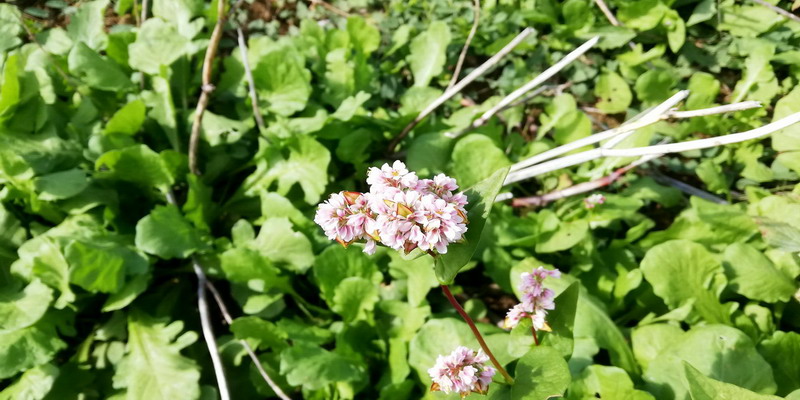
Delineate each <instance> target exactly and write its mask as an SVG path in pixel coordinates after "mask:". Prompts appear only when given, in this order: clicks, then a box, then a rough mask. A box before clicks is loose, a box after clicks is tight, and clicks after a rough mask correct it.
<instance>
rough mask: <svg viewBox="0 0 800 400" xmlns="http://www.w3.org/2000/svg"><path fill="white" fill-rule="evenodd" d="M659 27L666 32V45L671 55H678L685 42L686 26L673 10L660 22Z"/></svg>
mask: <svg viewBox="0 0 800 400" xmlns="http://www.w3.org/2000/svg"><path fill="white" fill-rule="evenodd" d="M661 25H662V26H663V27H664V29H666V30H667V43H669V48H670V50H672V52H673V53H676V54H677V53H678V52H679V51H680V50H681V47H683V43H684V42H685V41H686V24H685V23H684V22H683V19H682V18H681V16H680V15H679V14H678V12H677V11H675V10H670V11H669V12H667V13H666V15H665V16H664V19H663V20H661Z"/></svg>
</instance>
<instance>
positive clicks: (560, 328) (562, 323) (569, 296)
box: [539, 282, 581, 358]
mask: <svg viewBox="0 0 800 400" xmlns="http://www.w3.org/2000/svg"><path fill="white" fill-rule="evenodd" d="M580 287H581V285H580V284H579V283H578V282H574V283H572V284H571V285H569V287H567V288H566V289H565V290H564V291H562V292H561V293H559V295H558V296H557V297H556V298H555V300H554V301H555V304H556V309H555V310H551V311H549V312H548V313H547V323H548V324H549V325H550V328H552V332H540V333H539V335H540V338H541V344H542V345H544V346H550V347H552V348H553V349H555V350H556V351H558V352H559V353H561V355H562V356H563V357H565V358H567V357H569V356H571V355H572V350H573V345H574V339H573V335H574V330H575V315H576V314H577V309H578V301H579V298H580Z"/></svg>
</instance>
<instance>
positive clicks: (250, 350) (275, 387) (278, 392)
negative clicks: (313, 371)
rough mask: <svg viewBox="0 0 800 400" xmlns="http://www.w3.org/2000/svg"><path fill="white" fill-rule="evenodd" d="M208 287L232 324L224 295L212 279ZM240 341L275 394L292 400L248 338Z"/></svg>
mask: <svg viewBox="0 0 800 400" xmlns="http://www.w3.org/2000/svg"><path fill="white" fill-rule="evenodd" d="M206 287H207V288H208V290H209V291H210V292H211V296H212V297H214V301H216V303H217V307H219V312H220V313H221V314H222V318H223V319H224V320H225V322H226V323H227V324H228V325H230V324H232V323H233V317H231V313H230V312H229V311H228V307H227V306H226V305H225V302H224V301H222V296H221V295H220V294H219V291H218V290H217V287H216V286H214V284H213V283H212V282H211V281H206ZM239 343H241V344H242V346H244V349H245V350H246V351H247V355H248V356H250V359H251V360H252V361H253V363H254V364H255V366H256V369H258V373H259V374H261V378H263V379H264V382H266V383H267V385H269V387H270V388H271V389H272V391H273V392H275V394H276V395H277V396H278V397H280V398H281V399H283V400H291V398H290V397H289V396H287V395H286V393H284V392H283V390H282V389H281V387H280V386H278V384H277V383H275V381H273V380H272V378H270V376H269V374H268V373H267V371H266V370H265V369H264V366H262V365H261V361H260V360H259V359H258V356H257V355H256V352H255V351H253V348H252V347H251V346H250V343H247V341H246V340H240V341H239Z"/></svg>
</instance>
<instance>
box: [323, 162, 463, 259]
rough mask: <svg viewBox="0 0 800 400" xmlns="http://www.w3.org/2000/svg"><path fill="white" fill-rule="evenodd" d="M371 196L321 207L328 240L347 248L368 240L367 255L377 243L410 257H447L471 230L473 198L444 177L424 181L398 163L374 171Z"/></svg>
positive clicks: (333, 200) (337, 199)
mask: <svg viewBox="0 0 800 400" xmlns="http://www.w3.org/2000/svg"><path fill="white" fill-rule="evenodd" d="M367 183H368V184H369V186H370V187H369V192H367V193H360V192H339V193H333V194H331V195H330V197H329V198H328V200H326V201H325V202H323V203H322V204H320V205H319V208H318V209H317V213H316V215H315V217H314V222H316V223H317V224H318V225H319V226H321V227H322V229H323V230H324V231H325V235H326V236H327V237H328V238H329V239H331V240H336V241H337V242H339V243H341V244H342V245H343V246H345V247H347V246H348V245H350V244H351V243H353V242H357V241H362V240H363V241H365V246H364V252H365V253H367V254H372V253H374V252H375V246H376V244H377V243H381V244H383V245H385V246H387V247H391V248H392V249H395V250H398V251H399V250H402V251H404V252H406V253H408V252H410V251H412V250H414V249H416V248H419V249H420V250H423V251H435V252H436V253H438V254H445V253H447V245H448V244H450V243H453V242H457V241H459V240H461V239H462V238H463V237H464V233H466V231H467V222H468V221H467V217H466V216H467V212H466V210H465V209H464V206H465V205H466V204H467V197H466V196H465V195H464V194H463V193H454V192H455V191H456V190H458V185H457V184H456V180H455V179H453V178H450V177H448V176H446V175H444V174H439V175H437V176H435V177H434V178H433V179H419V178H418V177H417V174H416V173H414V172H410V171H409V170H408V169H406V166H405V164H403V163H402V162H400V161H395V162H394V164H392V165H391V166H390V165H389V164H384V165H383V166H382V167H381V168H375V167H373V168H370V169H369V171H368V172H367Z"/></svg>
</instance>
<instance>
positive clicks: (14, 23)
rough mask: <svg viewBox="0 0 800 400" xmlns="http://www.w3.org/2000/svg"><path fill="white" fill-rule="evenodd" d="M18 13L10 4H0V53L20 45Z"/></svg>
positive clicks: (20, 32) (20, 27) (20, 28)
mask: <svg viewBox="0 0 800 400" xmlns="http://www.w3.org/2000/svg"><path fill="white" fill-rule="evenodd" d="M19 21H20V11H19V9H18V8H17V7H14V6H13V5H11V4H0V53H5V52H6V50H9V49H12V48H14V47H17V46H19V45H20V44H22V39H20V38H19V36H20V35H21V34H22V25H20V23H19Z"/></svg>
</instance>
